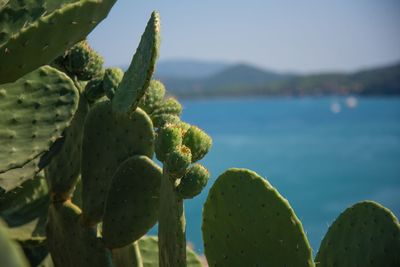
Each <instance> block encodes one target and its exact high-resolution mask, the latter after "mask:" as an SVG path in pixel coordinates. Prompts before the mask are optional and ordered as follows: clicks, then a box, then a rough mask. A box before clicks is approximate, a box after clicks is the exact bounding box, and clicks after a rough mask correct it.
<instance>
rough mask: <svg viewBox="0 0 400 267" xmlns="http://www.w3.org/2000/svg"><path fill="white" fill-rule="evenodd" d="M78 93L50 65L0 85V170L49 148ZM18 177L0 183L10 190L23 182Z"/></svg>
mask: <svg viewBox="0 0 400 267" xmlns="http://www.w3.org/2000/svg"><path fill="white" fill-rule="evenodd" d="M78 94H79V93H78V90H77V89H76V87H75V86H74V84H73V82H72V80H71V79H69V78H68V76H67V75H65V74H64V73H62V72H60V71H58V70H56V69H54V68H51V67H49V66H45V67H42V68H40V69H38V70H36V71H33V72H31V73H29V74H27V75H25V76H24V77H22V78H21V79H19V80H18V81H17V82H15V83H10V84H4V85H0V147H1V150H2V153H1V154H0V173H2V172H6V171H8V170H10V169H14V168H19V167H22V166H24V165H25V164H27V163H28V162H30V161H31V160H33V159H35V158H38V157H40V156H41V155H43V154H44V153H45V152H46V151H48V150H49V149H50V146H51V145H52V144H53V143H54V142H55V141H56V140H57V139H58V138H59V137H61V135H62V133H63V130H64V129H65V128H66V127H68V126H69V124H70V122H71V120H72V118H73V116H74V114H75V111H76V110H77V107H78V101H79V95H78ZM38 164H39V161H37V164H36V165H38ZM33 176H34V173H32V174H31V175H30V176H28V177H27V178H33ZM20 177H21V176H15V177H14V178H15V182H14V183H12V182H10V181H7V183H3V180H2V179H1V178H0V186H1V187H3V188H4V189H6V190H10V189H13V188H14V187H16V186H18V185H19V184H21V183H22V182H23V180H22V181H21V180H20V179H19V178H20Z"/></svg>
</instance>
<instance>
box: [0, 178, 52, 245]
mask: <svg viewBox="0 0 400 267" xmlns="http://www.w3.org/2000/svg"><path fill="white" fill-rule="evenodd" d="M49 202H50V201H49V197H48V188H47V184H46V180H45V179H44V178H43V177H38V178H36V179H33V180H28V181H26V182H24V183H23V184H22V185H21V186H20V187H18V188H16V189H14V190H12V191H10V192H7V193H5V194H4V195H0V217H1V218H3V219H4V220H5V221H6V222H7V224H8V226H9V228H8V229H7V231H8V234H9V236H10V237H11V238H12V239H14V240H16V241H19V242H20V243H22V244H24V245H29V246H31V245H35V246H36V245H39V244H41V243H43V242H44V241H45V239H46V235H45V234H46V233H45V226H46V221H47V209H48V206H49Z"/></svg>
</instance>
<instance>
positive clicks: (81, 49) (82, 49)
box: [63, 41, 104, 81]
mask: <svg viewBox="0 0 400 267" xmlns="http://www.w3.org/2000/svg"><path fill="white" fill-rule="evenodd" d="M103 63H104V60H103V58H102V57H101V56H100V55H99V54H98V53H97V52H96V51H94V50H93V49H92V48H91V47H90V46H89V44H88V42H87V41H82V42H80V43H78V44H76V45H75V46H73V47H72V48H71V49H70V50H68V51H67V53H66V54H65V55H64V60H63V65H64V68H65V69H66V70H67V71H68V72H69V73H70V74H72V75H75V76H76V77H78V79H80V80H85V81H87V80H90V79H92V78H93V77H96V76H100V75H101V72H102V68H103Z"/></svg>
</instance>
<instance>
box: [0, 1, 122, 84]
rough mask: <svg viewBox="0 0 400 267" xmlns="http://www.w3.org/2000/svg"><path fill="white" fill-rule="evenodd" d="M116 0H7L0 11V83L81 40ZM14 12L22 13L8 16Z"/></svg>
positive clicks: (43, 63) (32, 68)
mask: <svg viewBox="0 0 400 267" xmlns="http://www.w3.org/2000/svg"><path fill="white" fill-rule="evenodd" d="M115 1H116V0H81V1H78V0H68V1H66V0H64V1H61V0H60V1H45V3H43V1H18V0H10V1H8V3H7V5H6V6H5V7H3V8H2V9H1V10H0V36H1V39H0V62H1V65H0V84H1V83H6V82H13V81H15V80H16V79H18V78H19V77H21V76H23V75H24V74H26V73H28V72H30V71H33V70H34V69H36V68H38V67H40V66H42V65H45V64H48V63H49V62H50V61H52V60H53V59H54V58H56V57H57V56H58V55H60V54H61V53H62V52H63V51H65V50H66V49H67V48H69V47H70V46H72V45H74V44H75V43H76V42H78V41H80V40H82V39H84V38H85V37H86V36H87V35H88V34H89V32H91V31H92V30H93V29H94V27H96V25H97V24H98V23H99V22H100V21H102V20H103V19H104V18H105V17H106V16H107V14H108V12H109V11H110V9H111V8H112V6H113V5H114V3H115ZM21 2H23V3H24V4H22V5H21V4H20V3H21ZM38 11H40V12H38ZM15 13H17V14H18V13H19V14H24V15H23V16H20V17H18V16H15V15H14V16H9V15H8V14H15Z"/></svg>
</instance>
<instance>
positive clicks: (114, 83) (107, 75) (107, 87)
mask: <svg viewBox="0 0 400 267" xmlns="http://www.w3.org/2000/svg"><path fill="white" fill-rule="evenodd" d="M123 77H124V72H123V71H122V70H121V69H120V68H108V69H106V70H105V72H104V77H103V89H104V92H105V94H106V96H107V97H108V99H110V100H112V99H113V97H114V94H115V91H116V90H117V88H118V86H119V84H120V83H121V81H122V78H123Z"/></svg>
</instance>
